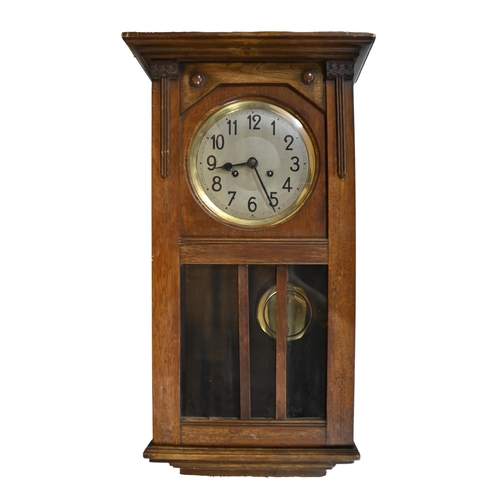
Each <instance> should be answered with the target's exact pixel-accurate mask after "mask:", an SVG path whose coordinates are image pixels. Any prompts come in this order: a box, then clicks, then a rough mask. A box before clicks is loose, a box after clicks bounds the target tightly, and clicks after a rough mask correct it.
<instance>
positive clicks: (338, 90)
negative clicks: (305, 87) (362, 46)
mask: <svg viewBox="0 0 500 500" xmlns="http://www.w3.org/2000/svg"><path fill="white" fill-rule="evenodd" d="M353 78H354V63H353V62H351V61H327V62H326V79H327V80H334V81H335V109H336V113H335V116H336V129H337V174H338V176H339V177H340V178H341V179H343V178H344V177H345V175H346V166H347V155H346V150H347V145H346V138H347V134H346V130H345V106H344V102H345V89H344V81H345V80H352V79H353Z"/></svg>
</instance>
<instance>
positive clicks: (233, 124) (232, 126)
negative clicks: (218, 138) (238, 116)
mask: <svg viewBox="0 0 500 500" xmlns="http://www.w3.org/2000/svg"><path fill="white" fill-rule="evenodd" d="M227 127H228V132H229V135H233V133H234V135H237V134H238V121H237V120H233V121H231V120H228V121H227Z"/></svg>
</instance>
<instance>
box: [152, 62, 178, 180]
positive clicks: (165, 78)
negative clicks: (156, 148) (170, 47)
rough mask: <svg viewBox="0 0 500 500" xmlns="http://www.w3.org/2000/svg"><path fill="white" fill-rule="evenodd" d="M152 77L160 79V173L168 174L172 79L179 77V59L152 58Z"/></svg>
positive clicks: (163, 175)
mask: <svg viewBox="0 0 500 500" xmlns="http://www.w3.org/2000/svg"><path fill="white" fill-rule="evenodd" d="M150 68H151V78H152V79H153V80H160V108H161V111H160V117H161V118H160V175H161V176H162V177H163V178H165V177H167V176H168V164H169V155H170V131H169V123H170V108H171V105H170V104H171V102H170V101H171V99H172V92H171V90H172V89H171V80H177V79H178V78H179V64H178V63H177V61H163V60H152V61H151V62H150Z"/></svg>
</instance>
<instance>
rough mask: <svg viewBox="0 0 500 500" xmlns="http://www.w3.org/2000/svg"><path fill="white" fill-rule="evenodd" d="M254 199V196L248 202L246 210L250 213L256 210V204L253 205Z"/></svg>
mask: <svg viewBox="0 0 500 500" xmlns="http://www.w3.org/2000/svg"><path fill="white" fill-rule="evenodd" d="M255 199H256V198H255V196H251V197H250V198H249V200H248V210H250V212H252V213H253V212H255V211H256V210H257V203H255Z"/></svg>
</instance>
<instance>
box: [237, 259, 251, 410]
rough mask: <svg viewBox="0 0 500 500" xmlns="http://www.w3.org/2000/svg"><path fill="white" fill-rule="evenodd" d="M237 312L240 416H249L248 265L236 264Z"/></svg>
mask: <svg viewBox="0 0 500 500" xmlns="http://www.w3.org/2000/svg"><path fill="white" fill-rule="evenodd" d="M238 308H239V310H238V313H239V315H238V316H239V353H240V418H241V419H242V420H248V419H250V416H251V404H250V324H249V298H248V266H247V265H239V266H238Z"/></svg>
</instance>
